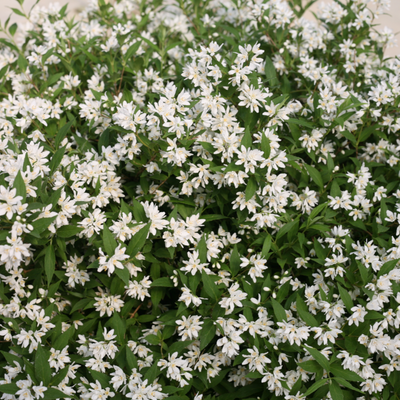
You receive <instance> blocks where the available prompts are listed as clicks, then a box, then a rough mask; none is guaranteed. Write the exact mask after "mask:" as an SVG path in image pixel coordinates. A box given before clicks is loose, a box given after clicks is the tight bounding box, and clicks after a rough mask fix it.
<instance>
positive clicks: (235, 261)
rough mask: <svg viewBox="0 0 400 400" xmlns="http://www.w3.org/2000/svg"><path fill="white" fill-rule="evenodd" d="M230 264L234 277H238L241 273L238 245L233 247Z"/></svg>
mask: <svg viewBox="0 0 400 400" xmlns="http://www.w3.org/2000/svg"><path fill="white" fill-rule="evenodd" d="M229 264H230V266H231V272H232V276H236V275H237V274H238V272H239V271H240V256H239V252H238V249H237V246H236V244H235V245H234V246H233V250H232V254H231V258H230V260H229Z"/></svg>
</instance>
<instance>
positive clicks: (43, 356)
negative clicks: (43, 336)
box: [35, 343, 51, 386]
mask: <svg viewBox="0 0 400 400" xmlns="http://www.w3.org/2000/svg"><path fill="white" fill-rule="evenodd" d="M35 376H36V379H37V380H38V381H39V382H43V384H44V386H47V385H48V384H49V383H50V379H51V368H50V364H49V356H48V354H47V351H45V350H44V349H43V347H42V346H41V344H40V343H39V344H38V347H37V350H36V355H35Z"/></svg>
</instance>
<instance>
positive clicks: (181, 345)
mask: <svg viewBox="0 0 400 400" xmlns="http://www.w3.org/2000/svg"><path fill="white" fill-rule="evenodd" d="M193 342H194V340H183V341H181V342H180V341H178V342H175V343H173V344H172V345H171V346H169V350H168V353H169V354H173V353H175V352H176V351H177V352H178V353H180V352H181V351H183V350H185V349H186V348H187V347H188V346H189V345H190V344H192V343H193Z"/></svg>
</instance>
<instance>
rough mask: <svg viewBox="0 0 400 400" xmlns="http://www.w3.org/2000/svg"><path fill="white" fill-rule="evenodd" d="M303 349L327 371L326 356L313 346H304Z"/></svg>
mask: <svg viewBox="0 0 400 400" xmlns="http://www.w3.org/2000/svg"><path fill="white" fill-rule="evenodd" d="M304 348H305V349H307V350H308V352H309V353H310V354H311V355H312V356H313V357H314V359H315V361H316V362H317V363H318V364H319V365H320V366H321V367H322V368H323V369H324V370H325V371H327V372H329V370H330V368H329V361H328V360H327V358H326V357H325V356H324V355H323V354H322V353H320V352H319V351H318V350H317V349H314V348H313V347H308V346H304Z"/></svg>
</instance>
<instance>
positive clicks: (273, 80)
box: [265, 56, 279, 87]
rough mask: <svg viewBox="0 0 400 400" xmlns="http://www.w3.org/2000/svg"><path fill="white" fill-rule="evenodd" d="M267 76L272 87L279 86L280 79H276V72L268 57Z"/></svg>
mask: <svg viewBox="0 0 400 400" xmlns="http://www.w3.org/2000/svg"><path fill="white" fill-rule="evenodd" d="M265 75H266V77H267V81H268V84H269V86H270V87H275V86H278V84H279V82H278V78H277V77H276V70H275V67H274V64H273V62H272V60H271V59H270V58H269V57H268V56H266V57H265Z"/></svg>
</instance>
